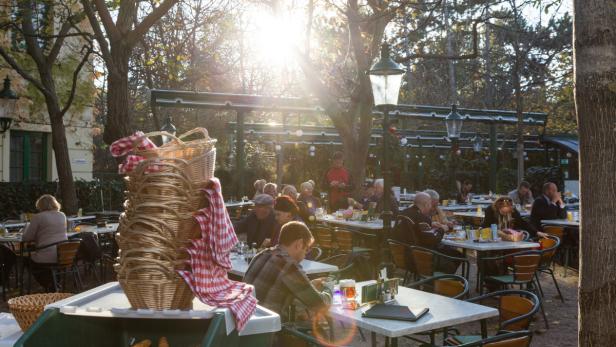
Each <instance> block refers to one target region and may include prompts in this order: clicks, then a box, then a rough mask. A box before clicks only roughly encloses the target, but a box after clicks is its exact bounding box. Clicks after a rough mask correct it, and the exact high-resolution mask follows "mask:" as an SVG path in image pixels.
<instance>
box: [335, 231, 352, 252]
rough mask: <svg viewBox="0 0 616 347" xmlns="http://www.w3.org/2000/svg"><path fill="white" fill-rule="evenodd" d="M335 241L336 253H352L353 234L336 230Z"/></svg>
mask: <svg viewBox="0 0 616 347" xmlns="http://www.w3.org/2000/svg"><path fill="white" fill-rule="evenodd" d="M335 239H336V246H337V247H338V252H342V253H351V252H353V232H351V231H348V230H344V229H337V230H336V231H335Z"/></svg>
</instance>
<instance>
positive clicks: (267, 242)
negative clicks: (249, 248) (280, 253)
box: [261, 238, 272, 248]
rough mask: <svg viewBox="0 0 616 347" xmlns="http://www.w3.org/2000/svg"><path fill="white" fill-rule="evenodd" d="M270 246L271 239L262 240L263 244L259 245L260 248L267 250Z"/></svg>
mask: <svg viewBox="0 0 616 347" xmlns="http://www.w3.org/2000/svg"><path fill="white" fill-rule="evenodd" d="M271 244H272V239H270V238H267V239H265V240H263V243H262V244H261V248H267V247H269V246H270V245H271Z"/></svg>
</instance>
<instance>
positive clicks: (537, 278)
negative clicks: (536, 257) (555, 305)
mask: <svg viewBox="0 0 616 347" xmlns="http://www.w3.org/2000/svg"><path fill="white" fill-rule="evenodd" d="M535 282H537V288H539V293H541V297H544V295H543V288H541V282H539V274H538V273H537V272H535Z"/></svg>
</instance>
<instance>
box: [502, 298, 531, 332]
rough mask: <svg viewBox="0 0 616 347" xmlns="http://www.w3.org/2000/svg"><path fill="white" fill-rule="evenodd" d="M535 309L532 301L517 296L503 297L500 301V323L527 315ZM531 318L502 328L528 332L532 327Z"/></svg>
mask: <svg viewBox="0 0 616 347" xmlns="http://www.w3.org/2000/svg"><path fill="white" fill-rule="evenodd" d="M533 308H534V304H533V302H532V301H531V300H529V299H527V298H524V297H521V296H517V295H503V296H501V297H500V299H499V304H498V312H499V321H500V322H504V321H507V320H510V319H513V318H516V317H519V316H521V315H524V314H527V313H529V312H530V311H532V309H533ZM530 320H531V319H530V317H529V318H527V319H523V320H521V321H517V322H513V323H511V324H507V326H504V327H501V329H505V330H508V331H521V330H527V329H528V326H529V325H530Z"/></svg>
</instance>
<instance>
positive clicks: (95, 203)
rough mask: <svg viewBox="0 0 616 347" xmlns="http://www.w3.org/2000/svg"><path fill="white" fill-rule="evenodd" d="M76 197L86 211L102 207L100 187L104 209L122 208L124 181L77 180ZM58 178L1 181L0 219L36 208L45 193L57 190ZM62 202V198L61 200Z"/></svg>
mask: <svg viewBox="0 0 616 347" xmlns="http://www.w3.org/2000/svg"><path fill="white" fill-rule="evenodd" d="M75 184H76V186H77V199H78V200H79V207H81V208H82V209H83V211H84V212H92V211H101V210H102V204H101V189H102V197H103V199H102V200H103V202H104V207H105V210H107V211H108V210H115V211H121V210H122V202H123V201H124V189H125V187H124V182H123V181H121V180H107V181H102V182H101V183H100V184H99V182H97V181H90V182H87V181H83V180H77V181H76V182H75ZM57 189H58V184H57V182H32V183H14V182H0V196H2V199H0V219H1V220H4V219H9V218H10V219H13V218H18V217H19V215H20V214H21V213H23V212H36V208H35V207H34V203H35V202H36V199H38V198H39V197H40V196H41V195H43V194H52V195H54V196H56V197H57V196H59V194H57ZM60 203H62V201H60Z"/></svg>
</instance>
